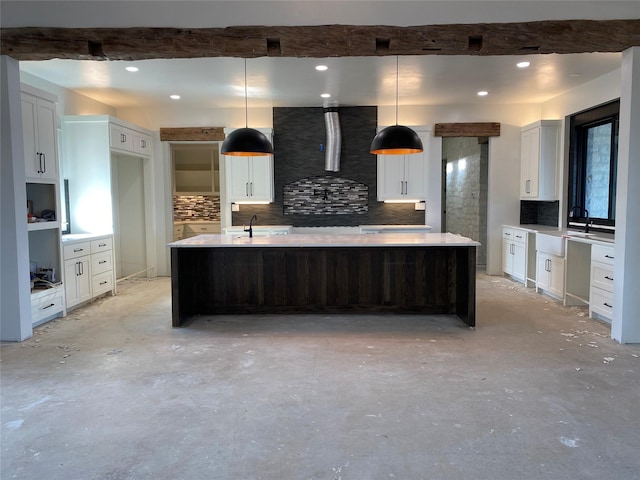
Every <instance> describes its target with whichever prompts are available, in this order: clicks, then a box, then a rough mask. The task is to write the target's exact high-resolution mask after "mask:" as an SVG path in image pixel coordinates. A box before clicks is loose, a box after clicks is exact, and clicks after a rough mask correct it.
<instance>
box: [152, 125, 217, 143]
mask: <svg viewBox="0 0 640 480" xmlns="http://www.w3.org/2000/svg"><path fill="white" fill-rule="evenodd" d="M220 140H224V127H180V128H161V129H160V141H161V142H214V141H220Z"/></svg>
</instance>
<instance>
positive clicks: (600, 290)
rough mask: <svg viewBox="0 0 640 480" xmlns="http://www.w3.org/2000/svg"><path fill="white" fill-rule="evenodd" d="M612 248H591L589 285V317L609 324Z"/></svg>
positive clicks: (611, 292)
mask: <svg viewBox="0 0 640 480" xmlns="http://www.w3.org/2000/svg"><path fill="white" fill-rule="evenodd" d="M613 260H614V249H613V247H605V246H602V245H593V247H591V285H590V288H589V316H590V317H593V316H594V315H596V316H598V317H599V318H602V319H603V320H606V321H608V322H611V319H612V317H613Z"/></svg>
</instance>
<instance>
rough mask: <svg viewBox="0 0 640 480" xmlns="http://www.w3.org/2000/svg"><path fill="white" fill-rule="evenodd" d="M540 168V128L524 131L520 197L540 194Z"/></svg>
mask: <svg viewBox="0 0 640 480" xmlns="http://www.w3.org/2000/svg"><path fill="white" fill-rule="evenodd" d="M539 170H540V129H539V128H532V129H530V130H527V131H525V132H522V136H521V145H520V197H522V198H536V197H537V196H538V172H539Z"/></svg>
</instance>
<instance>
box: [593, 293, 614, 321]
mask: <svg viewBox="0 0 640 480" xmlns="http://www.w3.org/2000/svg"><path fill="white" fill-rule="evenodd" d="M589 308H590V309H591V310H592V311H594V312H596V313H598V314H600V315H602V316H603V317H606V318H608V319H611V318H613V294H612V293H611V292H606V291H604V290H601V289H599V288H593V287H592V288H591V294H590V296H589Z"/></svg>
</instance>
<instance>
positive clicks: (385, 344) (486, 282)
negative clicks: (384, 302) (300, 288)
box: [0, 275, 640, 480]
mask: <svg viewBox="0 0 640 480" xmlns="http://www.w3.org/2000/svg"><path fill="white" fill-rule="evenodd" d="M478 282H479V283H478V319H477V320H478V327H477V328H476V329H468V328H467V327H465V326H464V324H463V323H462V322H461V321H459V320H457V319H455V318H452V317H446V316H445V317H425V316H411V315H402V316H395V315H393V316H392V315H385V316H324V315H307V316H238V317H231V316H224V317H218V318H211V317H206V318H201V319H198V320H196V321H194V322H192V323H191V325H189V326H188V327H186V328H180V329H172V328H171V318H170V316H171V312H170V307H171V304H170V297H169V290H170V286H169V280H168V279H166V278H162V279H155V280H150V281H147V280H133V281H128V282H125V283H123V284H121V286H120V292H119V295H117V296H115V297H107V298H103V299H100V300H98V301H97V302H95V303H93V304H92V305H89V306H87V307H83V308H80V309H78V310H75V311H73V312H71V313H70V315H69V316H68V317H66V318H64V319H59V320H56V321H53V322H50V323H48V324H45V325H43V326H41V327H39V328H38V329H37V330H36V331H35V334H34V336H33V338H32V339H30V340H28V341H25V342H23V343H21V344H3V345H2V350H1V353H2V372H1V374H2V410H1V412H2V418H1V420H2V458H1V460H2V463H1V475H0V476H1V478H2V479H12V478H18V479H47V480H56V479H64V480H75V479H105V480H118V479H184V480H197V479H207V480H210V479H225V480H226V479H274V480H275V479H278V480H283V479H327V480H338V479H343V480H347V479H357V480H368V479H409V480H415V479H423V478H424V479H429V480H436V479H455V480H460V479H491V480H496V479H519V480H526V479H536V480H539V479H554V480H557V479H572V480H575V479H599V480H604V479H617V480H626V479H639V478H640V454H639V452H640V346H637V345H636V346H629V345H619V344H616V343H614V342H613V341H612V340H610V339H609V338H608V330H609V328H608V326H606V325H604V324H602V323H599V322H596V321H594V320H592V319H589V318H588V317H586V315H585V310H584V309H578V308H567V307H562V306H561V305H560V304H559V303H558V302H555V301H553V300H551V299H549V298H547V297H543V296H541V295H538V294H535V293H534V292H533V291H532V290H527V289H525V288H524V287H523V286H521V285H519V284H516V283H513V282H511V281H509V280H506V279H503V278H500V277H488V276H485V275H479V276H478Z"/></svg>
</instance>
